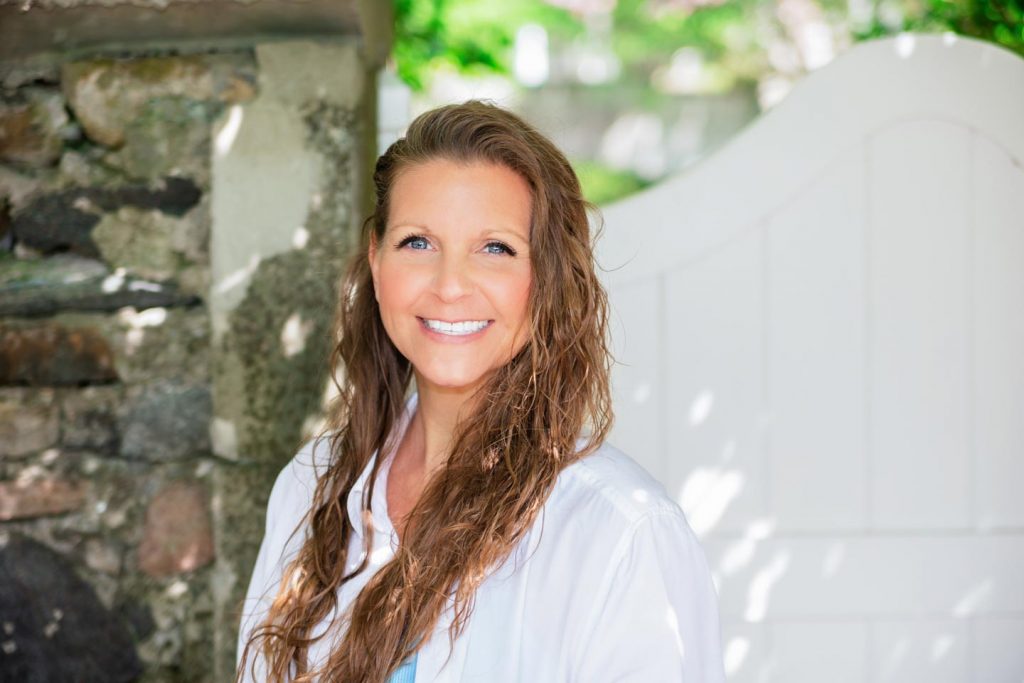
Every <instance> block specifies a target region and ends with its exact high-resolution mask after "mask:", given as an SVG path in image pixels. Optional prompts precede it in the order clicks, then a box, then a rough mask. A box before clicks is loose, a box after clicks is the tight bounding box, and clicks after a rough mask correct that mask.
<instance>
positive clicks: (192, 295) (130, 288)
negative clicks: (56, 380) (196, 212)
mask: <svg viewBox="0 0 1024 683" xmlns="http://www.w3.org/2000/svg"><path fill="white" fill-rule="evenodd" d="M171 239H172V240H173V239H175V235H172V236H171ZM205 272H206V269H205V268H204V267H203V266H202V265H198V266H188V267H186V269H185V270H184V271H183V273H188V274H191V273H196V275H197V277H198V278H199V279H198V280H197V281H192V280H190V281H189V282H188V286H189V287H190V288H193V289H194V288H196V287H198V286H199V283H201V282H202V281H203V280H202V278H203V277H204V274H205ZM199 303H200V298H199V296H198V294H197V293H196V292H195V291H181V288H180V287H179V286H177V285H175V283H174V282H151V281H149V280H145V279H141V278H138V277H134V276H131V275H126V274H124V273H111V272H110V271H109V270H108V269H107V267H106V266H105V265H103V264H102V263H101V262H99V261H96V260H94V259H89V258H83V257H79V256H77V255H75V254H70V253H60V254H54V255H52V256H49V257H46V258H35V259H14V258H10V257H3V256H0V317H23V318H38V317H43V316H52V315H54V314H56V313H58V312H60V311H117V310H120V309H122V308H124V307H126V306H131V307H133V308H135V309H137V310H142V309H146V308H153V307H157V306H159V307H175V306H196V305H198V304H199Z"/></svg>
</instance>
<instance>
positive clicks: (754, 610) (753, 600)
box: [743, 550, 789, 622]
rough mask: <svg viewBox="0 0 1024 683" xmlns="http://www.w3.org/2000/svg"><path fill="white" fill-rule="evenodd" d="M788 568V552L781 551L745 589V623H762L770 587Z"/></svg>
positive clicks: (766, 610)
mask: <svg viewBox="0 0 1024 683" xmlns="http://www.w3.org/2000/svg"><path fill="white" fill-rule="evenodd" d="M787 568H789V552H788V551H785V550H782V551H779V552H778V553H776V554H775V557H773V558H772V561H771V562H769V563H768V566H766V567H765V568H763V569H761V570H760V571H759V572H757V575H755V576H754V578H753V580H752V581H751V582H750V586H749V587H748V589H747V609H746V611H745V612H744V614H743V618H744V619H746V620H747V621H751V622H757V621H763V620H764V618H765V615H766V614H767V613H768V600H769V598H770V597H771V592H772V587H773V586H774V585H775V584H776V583H777V582H778V580H779V579H781V578H782V575H783V574H785V573H786V569H787Z"/></svg>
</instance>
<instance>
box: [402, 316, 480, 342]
mask: <svg viewBox="0 0 1024 683" xmlns="http://www.w3.org/2000/svg"><path fill="white" fill-rule="evenodd" d="M416 319H417V320H419V321H420V329H422V330H423V331H424V332H425V333H426V334H427V336H429V337H430V338H432V339H434V340H435V341H443V342H447V343H463V342H469V341H474V340H476V339H479V338H480V336H481V335H483V333H484V332H486V331H487V330H488V329H489V328H490V327H491V325H493V324H494V321H493V320H489V319H477V320H468V319H467V320H442V319H440V318H429V320H430V321H431V322H439V323H445V324H447V325H455V324H457V323H467V322H485V323H486V324H485V325H484V326H483V327H481V328H480V329H478V330H475V331H472V332H461V333H460V332H458V331H457V330H458V328H455V329H453V330H452V331H451V332H444V331H440V330H436V329H433V328H431V327H429V326H428V325H427V319H425V318H421V317H419V316H416Z"/></svg>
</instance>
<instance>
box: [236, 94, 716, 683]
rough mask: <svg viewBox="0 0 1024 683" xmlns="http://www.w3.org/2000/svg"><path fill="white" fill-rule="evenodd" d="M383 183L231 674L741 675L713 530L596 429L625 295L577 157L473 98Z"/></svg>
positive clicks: (427, 126)
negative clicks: (730, 644) (713, 551)
mask: <svg viewBox="0 0 1024 683" xmlns="http://www.w3.org/2000/svg"><path fill="white" fill-rule="evenodd" d="M374 182H375V189H376V207H375V211H374V214H373V216H372V217H371V218H370V220H369V221H367V230H366V235H365V236H364V243H363V248H362V250H361V251H360V252H359V253H358V254H357V257H356V258H355V260H354V261H353V263H352V265H351V266H350V268H349V271H348V272H347V274H346V279H345V280H344V282H343V287H342V292H341V301H340V307H339V314H338V335H339V337H338V338H339V342H338V345H337V347H336V348H335V350H334V353H333V354H332V367H334V368H336V369H339V370H342V371H343V372H342V373H340V374H343V375H344V381H343V383H342V385H341V386H340V387H339V390H340V393H339V396H338V398H337V400H336V403H335V405H333V406H332V407H331V411H330V416H329V423H328V434H329V435H328V436H325V437H324V438H319V439H315V440H313V441H311V442H309V443H307V444H306V445H305V446H304V447H303V448H302V449H301V450H300V452H299V453H298V455H297V456H296V457H295V458H294V459H293V460H292V462H291V463H290V464H289V465H288V466H287V467H286V468H285V469H284V470H283V471H282V472H281V474H280V475H279V476H278V479H277V481H276V483H275V485H274V488H273V491H272V493H271V496H270V502H269V505H268V510H267V531H266V536H265V538H264V540H263V544H262V546H261V548H260V553H259V558H258V560H257V563H256V567H255V569H254V571H253V576H252V579H251V582H250V586H249V593H248V598H247V601H246V605H245V609H244V614H243V617H242V624H241V633H240V637H239V679H240V680H253V681H307V680H323V681H332V682H333V681H339V682H354V681H359V682H364V681H365V682H369V683H384V682H385V681H390V682H392V683H394V682H398V681H402V682H403V683H409V682H412V681H417V682H420V683H422V682H423V681H431V682H433V681H452V682H454V681H480V682H484V681H486V682H488V683H493V682H499V681H508V682H512V681H528V682H531V683H533V682H549V681H550V682H556V681H579V682H583V683H594V682H600V681H650V682H656V681H688V682H690V681H692V682H694V683H696V682H700V683H714V682H716V681H721V680H723V679H724V677H723V674H722V664H721V657H720V648H719V636H718V615H717V608H716V604H715V594H714V588H713V586H712V583H711V580H710V577H709V574H708V569H707V565H706V563H705V560H704V556H703V553H702V551H701V549H700V546H699V545H698V543H697V541H696V539H695V537H694V535H693V533H692V532H691V530H690V528H689V526H688V525H687V523H686V520H685V518H684V517H683V514H682V511H681V510H680V509H679V507H678V506H677V505H676V504H675V503H674V502H673V501H672V500H671V499H670V498H669V497H668V496H667V495H666V494H665V492H664V490H663V488H662V487H661V486H660V485H658V484H657V483H656V482H655V481H654V480H653V479H652V478H651V477H650V476H649V475H648V474H647V473H646V472H644V471H643V470H642V469H641V468H640V467H639V466H638V465H636V464H635V463H634V462H633V461H632V460H630V459H629V458H628V457H626V456H625V455H624V454H622V453H621V452H619V451H617V450H615V449H614V448H613V447H611V446H610V445H607V444H605V443H604V439H605V436H606V435H607V433H608V430H609V428H610V426H611V422H612V415H611V405H610V392H609V386H608V371H609V354H608V349H607V347H606V312H607V301H606V298H605V293H604V291H603V289H602V288H601V285H600V284H599V282H598V279H597V277H596V275H595V271H594V263H593V254H592V244H591V236H590V231H589V225H588V220H587V208H588V205H587V203H586V202H585V201H584V199H583V198H582V195H581V193H580V186H579V182H578V180H577V178H576V176H575V174H574V173H573V171H572V168H571V167H570V166H569V164H568V162H567V161H566V160H565V158H564V157H563V156H562V154H561V153H560V152H559V151H558V150H557V149H556V148H555V147H554V146H553V145H552V144H551V142H550V141H548V140H547V139H546V138H544V137H543V136H542V135H540V134H539V133H538V132H536V131H535V130H533V129H532V128H531V127H530V126H528V125H527V124H526V123H524V122H523V121H522V120H520V119H519V118H517V117H516V116H514V115H512V114H510V113H508V112H506V111H504V110H502V109H499V108H497V107H494V106H491V105H487V104H483V103H480V102H468V103H466V104H462V105H454V106H447V107H442V108H440V109H436V110H433V111H430V112H428V113H426V114H423V115H422V116H420V117H419V118H417V119H416V120H415V121H414V122H413V123H412V125H411V126H410V128H409V131H408V133H407V135H406V137H405V138H403V139H401V140H399V141H397V142H396V143H394V144H393V145H392V146H391V147H390V148H389V149H388V150H387V152H385V154H384V155H383V156H381V158H380V159H379V160H378V162H377V167H376V171H375V174H374ZM336 374H338V373H336ZM412 380H415V388H416V390H415V392H414V393H411V394H410V393H409V390H410V389H411V387H410V385H411V381H412ZM407 394H409V395H408V397H407ZM293 532H294V533H293Z"/></svg>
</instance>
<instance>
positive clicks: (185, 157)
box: [108, 97, 221, 184]
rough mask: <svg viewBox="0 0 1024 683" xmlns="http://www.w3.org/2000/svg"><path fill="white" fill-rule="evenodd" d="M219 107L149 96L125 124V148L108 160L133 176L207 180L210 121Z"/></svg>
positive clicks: (147, 178)
mask: <svg viewBox="0 0 1024 683" xmlns="http://www.w3.org/2000/svg"><path fill="white" fill-rule="evenodd" d="M220 110H221V107H220V106H219V105H218V104H215V103H210V102H196V101H195V100H190V99H187V98H185V97H160V98H156V99H152V100H150V101H148V102H146V103H145V104H144V105H143V106H142V107H141V109H140V111H139V113H138V116H137V117H135V118H134V119H132V120H131V121H129V122H128V123H127V124H126V125H125V131H124V138H125V144H124V148H123V149H122V150H121V151H120V153H119V154H117V155H116V156H111V157H108V160H109V161H110V162H112V163H116V164H117V165H118V166H119V167H120V168H121V169H122V170H123V171H124V172H125V173H126V174H127V175H129V176H131V177H134V178H142V179H146V180H149V179H155V178H160V177H163V176H168V175H172V176H187V177H190V178H192V179H194V180H196V181H198V182H200V183H202V184H207V183H208V182H209V161H208V159H209V156H210V123H211V122H212V121H213V119H214V118H216V116H217V114H218V113H219V112H220Z"/></svg>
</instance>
